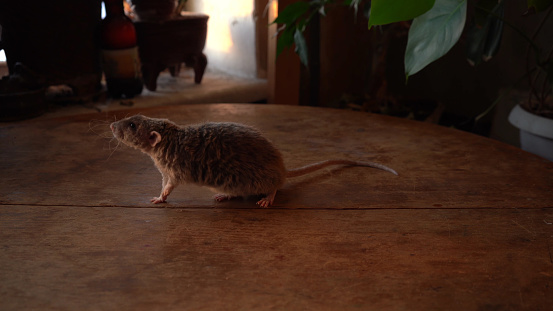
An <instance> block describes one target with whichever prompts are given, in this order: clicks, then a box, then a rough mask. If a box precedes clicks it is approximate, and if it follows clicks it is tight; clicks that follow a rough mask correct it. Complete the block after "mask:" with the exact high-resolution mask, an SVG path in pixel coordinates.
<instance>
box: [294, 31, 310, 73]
mask: <svg viewBox="0 0 553 311" xmlns="http://www.w3.org/2000/svg"><path fill="white" fill-rule="evenodd" d="M294 43H295V44H296V50H295V52H296V54H298V56H299V57H300V61H301V63H302V64H303V65H304V66H305V67H307V64H308V61H307V59H308V56H307V42H305V38H304V36H303V34H302V32H301V31H300V30H299V29H296V31H295V32H294Z"/></svg>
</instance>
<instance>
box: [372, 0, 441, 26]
mask: <svg viewBox="0 0 553 311" xmlns="http://www.w3.org/2000/svg"><path fill="white" fill-rule="evenodd" d="M434 1H435V0H372V1H371V12H370V15H369V28H370V27H371V26H374V25H386V24H390V23H395V22H401V21H406V20H411V19H413V18H415V17H417V16H420V15H422V14H424V13H425V12H427V11H428V10H430V9H431V8H432V6H433V5H434Z"/></svg>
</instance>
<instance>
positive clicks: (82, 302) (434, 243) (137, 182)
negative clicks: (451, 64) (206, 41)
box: [0, 104, 553, 311]
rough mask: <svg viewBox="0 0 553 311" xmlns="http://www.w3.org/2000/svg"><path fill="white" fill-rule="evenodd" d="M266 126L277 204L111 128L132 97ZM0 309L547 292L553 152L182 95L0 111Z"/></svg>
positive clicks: (177, 116)
mask: <svg viewBox="0 0 553 311" xmlns="http://www.w3.org/2000/svg"><path fill="white" fill-rule="evenodd" d="M139 112H140V113H143V114H146V115H149V116H152V117H167V118H170V119H172V120H174V121H176V122H178V123H182V124H186V123H197V122H202V121H207V120H209V121H236V122H242V123H246V124H250V125H253V126H256V127H257V128H259V129H260V130H262V131H263V132H264V133H265V134H266V136H267V137H269V138H270V139H271V140H272V141H273V142H274V143H275V144H276V145H277V146H278V147H279V148H280V149H281V150H282V153H283V156H284V158H285V163H286V164H287V165H288V166H289V167H296V166H301V165H304V164H308V163H311V162H314V161H319V160H323V159H327V158H337V157H344V158H349V159H363V160H372V161H376V162H380V163H382V164H385V165H388V166H390V167H393V168H394V169H396V170H397V171H398V172H399V174H400V175H399V176H394V175H392V174H389V173H386V172H383V171H380V170H376V169H367V168H358V167H342V168H333V169H327V170H323V171H321V172H319V173H316V174H313V175H310V176H305V177H302V178H297V179H293V180H292V179H291V180H290V181H289V182H288V183H287V184H286V185H285V186H284V188H283V189H282V190H281V191H279V192H278V193H277V197H276V202H275V203H276V204H275V206H274V207H272V208H268V209H262V208H257V207H256V206H255V198H250V199H243V200H235V201H231V202H225V203H220V204H219V203H215V202H214V201H213V200H212V198H211V195H212V193H210V191H209V190H207V189H204V188H200V187H196V186H188V185H187V186H181V187H179V188H177V189H176V190H175V192H174V193H173V194H171V196H170V197H169V203H168V204H163V205H152V204H150V203H149V201H148V200H149V199H150V197H152V196H154V195H157V194H158V192H159V190H160V187H161V178H160V175H159V172H157V171H156V169H155V168H154V166H153V163H152V162H151V160H150V159H149V158H148V157H147V156H146V155H144V154H141V153H140V152H138V151H136V150H132V149H130V148H127V147H122V146H119V147H117V148H116V147H115V145H116V144H115V142H114V141H111V142H110V137H111V134H110V132H109V129H108V124H109V122H110V121H111V120H113V119H114V118H117V119H119V118H122V117H123V116H125V115H126V114H134V113H139ZM0 140H1V145H2V150H1V152H0V310H138V311H141V310H425V311H427V310H463V311H465V310H551V306H553V195H552V189H553V174H552V169H553V164H552V163H551V162H548V161H546V160H544V159H541V158H539V157H536V156H533V155H531V154H528V153H526V152H523V151H521V150H519V149H515V148H513V147H510V146H507V145H504V144H502V143H499V142H496V141H492V140H489V139H486V138H483V137H478V136H474V135H470V134H467V133H463V132H459V131H456V130H453V129H448V128H443V127H438V126H434V125H430V124H425V123H419V122H412V121H406V120H401V119H395V118H389V117H383V116H377V115H371V114H366V113H355V112H349V111H339V110H331V109H320V108H307V107H284V106H272V105H225V104H220V105H197V106H193V105H191V106H172V107H160V108H150V109H141V110H134V111H130V112H129V111H125V112H115V113H113V114H88V115H79V116H71V117H63V118H57V119H49V120H32V121H26V122H21V123H5V124H0Z"/></svg>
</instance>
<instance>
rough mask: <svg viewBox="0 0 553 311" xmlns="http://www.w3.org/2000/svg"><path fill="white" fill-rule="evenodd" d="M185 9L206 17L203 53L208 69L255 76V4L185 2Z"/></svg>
mask: <svg viewBox="0 0 553 311" xmlns="http://www.w3.org/2000/svg"><path fill="white" fill-rule="evenodd" d="M186 9H187V10H189V11H192V12H200V13H205V14H207V15H209V20H208V22H207V38H206V45H205V49H204V53H205V55H206V56H207V59H208V68H210V69H214V70H220V71H223V72H226V73H229V74H232V75H236V76H243V77H255V76H256V74H257V73H256V61H255V60H256V58H255V57H256V56H255V21H254V17H253V13H254V0H232V1H229V0H188V1H187V2H186Z"/></svg>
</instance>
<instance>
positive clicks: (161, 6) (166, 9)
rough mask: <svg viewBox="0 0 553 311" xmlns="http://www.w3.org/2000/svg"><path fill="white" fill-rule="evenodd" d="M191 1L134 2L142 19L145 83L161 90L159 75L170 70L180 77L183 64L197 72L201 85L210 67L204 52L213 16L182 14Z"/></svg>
mask: <svg viewBox="0 0 553 311" xmlns="http://www.w3.org/2000/svg"><path fill="white" fill-rule="evenodd" d="M186 1H187V0H178V1H177V0H163V1H159V0H131V3H132V8H133V11H134V13H135V15H136V16H137V18H138V20H137V21H135V22H134V24H135V27H136V33H137V40H138V48H139V51H140V60H141V63H142V75H143V77H144V84H145V86H146V88H147V89H148V90H150V91H155V90H156V89H157V78H158V76H159V74H160V73H161V72H162V71H163V70H165V69H166V68H169V71H170V72H171V75H172V76H177V75H178V74H179V71H180V66H181V63H185V64H186V65H187V66H188V67H192V68H193V69H194V75H195V76H194V82H195V83H196V84H199V83H201V81H202V78H203V74H204V72H205V69H206V66H207V57H206V56H205V54H204V53H203V49H204V47H205V42H206V37H207V21H208V19H209V16H208V15H206V14H201V13H190V12H182V10H183V7H184V4H185V3H186Z"/></svg>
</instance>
